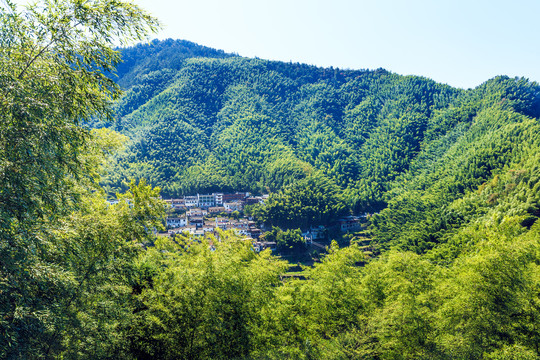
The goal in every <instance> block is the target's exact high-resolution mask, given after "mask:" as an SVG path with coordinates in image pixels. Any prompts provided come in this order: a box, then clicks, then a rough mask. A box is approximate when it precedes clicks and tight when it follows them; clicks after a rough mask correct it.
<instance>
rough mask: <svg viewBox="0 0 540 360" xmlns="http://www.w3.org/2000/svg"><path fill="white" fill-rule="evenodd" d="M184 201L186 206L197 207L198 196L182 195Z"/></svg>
mask: <svg viewBox="0 0 540 360" xmlns="http://www.w3.org/2000/svg"><path fill="white" fill-rule="evenodd" d="M184 202H185V204H186V206H187V207H197V206H199V197H198V196H197V195H192V196H191V195H188V196H184Z"/></svg>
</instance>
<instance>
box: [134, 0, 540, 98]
mask: <svg viewBox="0 0 540 360" xmlns="http://www.w3.org/2000/svg"><path fill="white" fill-rule="evenodd" d="M134 1H135V3H137V4H139V5H140V6H142V7H143V8H145V9H147V10H148V11H149V12H150V13H152V14H153V15H155V16H156V17H157V18H159V19H160V20H161V21H162V23H163V24H164V29H163V30H162V31H161V32H160V33H159V34H157V36H156V37H158V38H174V39H185V40H190V41H193V42H196V43H198V44H201V45H205V46H209V47H213V48H217V49H222V50H225V51H226V52H234V53H238V54H239V55H242V56H247V57H259V58H262V59H272V60H282V61H293V62H301V63H307V64H312V65H318V66H334V67H339V68H349V69H376V68H379V67H382V68H385V69H387V70H390V71H392V72H395V73H398V74H403V75H408V74H414V75H421V76H426V77H429V78H432V79H434V80H436V81H438V82H442V83H447V84H450V85H452V86H456V87H462V88H469V87H475V86H477V85H479V84H481V83H482V82H484V81H486V80H488V79H490V78H492V77H494V76H496V75H509V76H524V77H527V78H529V79H530V80H535V81H538V80H540V24H539V20H540V0H505V1H501V0H489V1H488V0H369V1H368V0H356V1H354V0H331V1H330V0H324V1H323V0H271V1H270V0H189V1H186V0H176V1H173V0H134Z"/></svg>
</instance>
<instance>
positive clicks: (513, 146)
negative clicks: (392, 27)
mask: <svg viewBox="0 0 540 360" xmlns="http://www.w3.org/2000/svg"><path fill="white" fill-rule="evenodd" d="M122 52H123V55H124V57H125V58H126V61H125V63H124V64H123V65H122V66H121V67H120V69H119V72H118V75H119V77H118V83H119V84H121V85H122V86H123V87H124V88H125V95H124V96H123V98H122V99H121V100H120V101H119V102H118V103H117V104H116V112H117V115H118V116H117V120H116V122H114V123H112V124H98V125H109V126H111V127H113V128H114V129H115V130H118V131H120V132H123V133H125V134H126V135H128V136H129V137H130V138H131V143H130V144H129V146H128V149H127V151H126V152H125V153H123V154H122V155H121V156H119V157H118V158H117V162H116V164H115V166H114V168H113V169H112V171H111V175H110V176H109V177H108V179H107V180H106V182H105V183H106V185H107V186H108V188H109V189H118V188H119V187H121V182H122V181H123V179H125V178H130V177H134V178H147V179H149V181H150V182H151V183H152V184H153V185H159V186H161V187H162V189H163V191H162V193H163V195H165V196H177V195H182V194H190V193H195V192H207V191H208V192H209V191H218V190H219V191H236V190H247V191H253V192H272V193H274V194H273V195H272V196H271V198H270V200H269V202H268V203H267V205H266V206H265V207H263V208H262V209H256V211H255V213H256V215H257V216H258V217H259V218H260V219H261V220H263V221H266V222H268V223H271V224H276V225H280V226H282V227H290V226H292V225H293V224H304V225H303V226H306V225H307V224H309V223H310V222H317V219H318V220H319V222H329V221H331V220H332V219H334V218H335V217H336V216H340V215H343V214H345V213H347V212H349V211H380V210H383V211H382V212H381V213H380V214H379V215H377V216H375V217H374V218H373V221H372V224H373V235H374V236H375V238H376V239H378V241H380V243H381V244H383V245H382V246H383V247H391V246H397V247H399V248H401V249H408V250H414V251H417V252H424V251H428V250H430V249H432V248H433V247H434V246H435V245H436V244H438V243H441V242H442V243H447V242H448V241H450V242H451V239H452V237H453V236H454V235H455V233H456V231H460V230H459V229H460V228H461V227H462V226H464V225H465V224H469V225H470V226H472V224H473V223H474V221H476V220H477V219H479V218H480V217H481V216H487V214H489V213H490V211H492V210H493V208H494V207H501V206H503V204H506V203H507V202H516V201H517V202H519V205H517V204H515V206H513V210H512V211H513V212H515V213H516V214H517V215H519V216H524V217H525V218H527V219H528V220H524V221H525V222H526V223H527V224H529V225H528V226H530V225H531V224H532V223H533V222H534V220H535V219H536V216H537V215H539V214H540V210H539V208H540V206H539V205H538V204H537V201H536V200H535V199H536V198H535V196H536V195H534V193H535V191H532V190H530V189H528V190H523V189H522V188H523V187H524V184H523V181H525V180H524V179H527V180H526V181H529V182H530V184H529V187H530V188H531V189H532V188H534V186H535V184H536V175H535V174H536V170H534V169H535V168H536V159H537V156H538V146H539V139H538V134H539V131H538V130H539V129H538V121H537V118H538V117H539V115H540V97H539V93H540V88H539V86H538V84H536V83H531V82H529V81H527V80H526V79H519V78H515V79H513V78H508V77H504V76H501V77H497V78H494V79H491V80H488V81H486V82H485V83H484V84H482V85H481V86H479V87H477V88H476V89H470V90H460V89H455V88H452V87H449V86H447V85H441V84H437V83H435V82H433V81H432V80H429V79H426V78H422V77H415V76H400V75H397V74H392V73H390V72H388V71H385V70H382V69H378V70H374V71H370V70H342V69H334V68H326V69H325V68H318V67H315V66H309V65H303V64H292V63H283V62H274V61H266V60H260V59H247V58H243V57H239V56H234V55H230V54H225V53H223V52H221V51H216V50H212V49H208V48H204V47H202V46H199V45H195V44H193V43H189V42H185V41H173V40H167V41H154V42H152V43H150V44H146V45H138V46H136V47H134V48H127V49H123V50H122ZM516 174H517V175H516ZM501 182H502V183H501ZM489 184H491V185H489ZM502 184H504V185H502ZM501 186H502V187H504V188H503V189H500V187H501ZM518 191H521V192H522V194H521V197H520V196H519V195H518V193H516V192H518ZM524 191H525V192H526V195H523V192H524ZM523 196H526V198H523ZM314 198H317V199H316V200H314ZM322 203H324V204H325V207H326V209H324V210H321V211H322V212H321V213H318V214H316V215H313V214H305V213H304V212H303V211H302V210H301V209H306V208H308V207H310V206H315V207H319V208H320V207H321V205H320V204H322ZM313 204H318V205H313ZM508 206H509V205H508ZM316 218H317V219H316ZM321 219H324V220H321ZM448 246H449V247H451V245H448ZM447 251H451V250H450V249H447Z"/></svg>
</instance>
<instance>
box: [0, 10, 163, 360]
mask: <svg viewBox="0 0 540 360" xmlns="http://www.w3.org/2000/svg"><path fill="white" fill-rule="evenodd" d="M157 25H158V23H157V21H156V20H155V19H153V18H152V17H151V16H149V15H148V14H147V13H145V12H144V11H143V10H141V9H140V8H138V7H137V6H135V5H133V4H131V3H128V2H122V1H118V0H43V1H38V2H35V3H33V4H32V5H29V6H27V7H25V8H23V10H19V8H17V7H16V6H15V5H14V4H13V3H11V2H10V1H9V0H8V1H6V2H5V5H1V6H0V116H1V118H2V121H1V124H0V279H1V280H0V319H1V320H0V357H2V358H4V357H8V358H33V357H35V358H41V357H51V356H53V351H54V349H55V345H56V344H58V343H59V342H60V340H59V338H58V334H59V329H58V328H57V323H56V322H55V321H54V319H53V318H54V316H55V314H59V313H60V312H61V310H62V309H61V308H59V304H60V303H61V302H59V299H63V298H64V296H65V295H66V291H68V290H69V288H70V286H72V285H73V283H78V282H80V281H81V280H84V279H77V278H74V276H75V277H76V276H77V275H76V274H75V275H73V274H71V273H69V271H68V269H67V268H66V267H67V265H66V264H65V262H64V261H63V260H65V259H63V257H64V256H65V255H66V254H63V253H61V252H58V251H56V250H57V249H56V245H57V242H58V241H59V238H58V237H56V236H50V232H51V229H52V228H54V226H55V224H57V220H58V219H59V218H60V217H61V216H62V215H65V214H67V213H68V212H70V211H72V210H73V209H75V208H76V207H77V202H76V201H75V200H76V199H78V198H81V196H82V194H83V193H84V192H85V191H82V190H81V189H82V188H81V186H78V185H84V186H85V187H88V186H91V185H92V184H95V180H96V178H95V177H93V176H92V174H94V175H95V173H96V172H95V171H94V169H92V166H93V165H92V162H91V161H85V160H84V159H85V156H86V154H88V153H89V152H91V151H92V149H90V147H89V140H90V139H91V135H90V132H89V131H88V130H87V129H86V128H85V127H84V123H85V122H87V121H89V120H90V119H91V118H93V117H108V116H110V115H111V112H110V110H109V105H110V104H111V102H112V101H113V100H114V99H116V98H118V96H119V94H120V91H119V88H118V86H117V85H116V84H115V83H114V82H113V81H112V80H111V79H110V78H109V77H108V76H107V74H110V73H111V72H113V71H114V68H115V66H116V64H117V63H118V62H119V56H118V53H117V52H115V51H114V50H113V46H115V44H117V42H118V41H119V42H128V41H134V40H141V39H142V38H143V36H144V35H145V34H146V33H147V32H148V31H150V30H153V29H155V28H156V26H157Z"/></svg>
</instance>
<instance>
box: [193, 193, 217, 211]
mask: <svg viewBox="0 0 540 360" xmlns="http://www.w3.org/2000/svg"><path fill="white" fill-rule="evenodd" d="M197 198H198V204H199V205H198V206H199V207H202V208H209V207H211V206H214V205H215V204H216V202H215V198H214V194H212V195H200V194H197Z"/></svg>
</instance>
